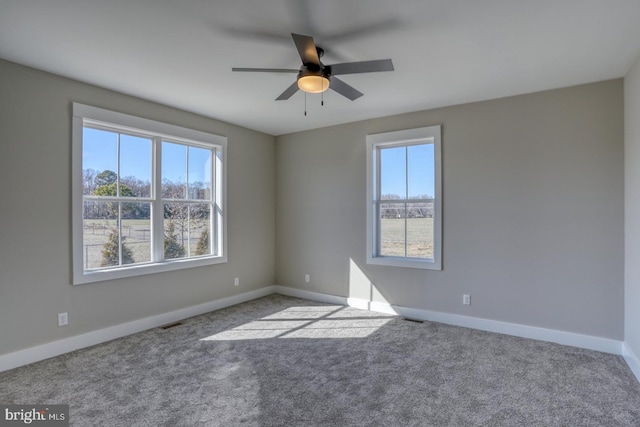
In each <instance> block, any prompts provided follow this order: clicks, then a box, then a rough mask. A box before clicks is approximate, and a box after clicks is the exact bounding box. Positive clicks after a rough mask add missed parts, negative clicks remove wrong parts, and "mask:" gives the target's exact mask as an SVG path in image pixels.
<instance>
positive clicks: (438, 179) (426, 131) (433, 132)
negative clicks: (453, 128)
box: [366, 125, 442, 270]
mask: <svg viewBox="0 0 640 427" xmlns="http://www.w3.org/2000/svg"><path fill="white" fill-rule="evenodd" d="M441 133H442V127H441V126H440V125H434V126H427V127H421V128H415V129H405V130H399V131H392V132H383V133H376V134H369V135H367V137H366V144H367V252H366V254H367V257H366V262H367V264H373V265H384V266H392V267H406V268H418V269H426V270H442V138H441ZM424 143H433V144H434V163H435V165H434V173H435V179H434V192H435V194H434V224H433V228H434V230H433V258H415V257H401V256H384V255H379V239H380V221H379V213H378V205H379V204H380V203H381V194H380V171H379V168H380V154H379V153H380V149H381V148H391V147H407V146H411V145H419V144H424ZM402 200H404V199H402ZM416 201H417V202H420V201H421V199H416ZM405 240H406V237H405ZM405 244H406V241H405Z"/></svg>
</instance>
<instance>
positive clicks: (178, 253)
mask: <svg viewBox="0 0 640 427" xmlns="http://www.w3.org/2000/svg"><path fill="white" fill-rule="evenodd" d="M188 242H189V205H188V204H186V203H165V205H164V257H165V259H174V258H184V257H185V256H187V248H188V246H187V248H185V243H187V244H188Z"/></svg>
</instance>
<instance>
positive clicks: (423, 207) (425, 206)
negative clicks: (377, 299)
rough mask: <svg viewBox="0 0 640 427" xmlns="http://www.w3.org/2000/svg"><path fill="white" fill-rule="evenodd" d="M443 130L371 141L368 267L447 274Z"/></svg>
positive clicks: (411, 131)
mask: <svg viewBox="0 0 640 427" xmlns="http://www.w3.org/2000/svg"><path fill="white" fill-rule="evenodd" d="M440 164H441V163H440V126H430V127H424V128H418V129H409V130H403V131H396V132H386V133H379V134H374V135H367V263H369V264H380V265H389V266H396V267H411V268H423V269H431V270H441V269H442V261H441V258H442V250H441V242H442V203H441V198H442V195H441V193H442V179H441V169H440Z"/></svg>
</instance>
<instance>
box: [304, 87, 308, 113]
mask: <svg viewBox="0 0 640 427" xmlns="http://www.w3.org/2000/svg"><path fill="white" fill-rule="evenodd" d="M304 115H305V116H306V115H307V92H305V93H304Z"/></svg>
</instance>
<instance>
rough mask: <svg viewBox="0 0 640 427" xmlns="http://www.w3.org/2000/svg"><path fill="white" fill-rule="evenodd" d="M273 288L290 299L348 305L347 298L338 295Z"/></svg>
mask: <svg viewBox="0 0 640 427" xmlns="http://www.w3.org/2000/svg"><path fill="white" fill-rule="evenodd" d="M272 288H274V292H275V293H278V294H282V295H286V296H289V297H296V298H303V299H310V300H312V301H318V302H324V303H327V304H339V305H347V298H345V297H341V296H337V295H329V294H322V293H320V292H313V291H305V290H304V289H298V288H290V287H288V286H272Z"/></svg>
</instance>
